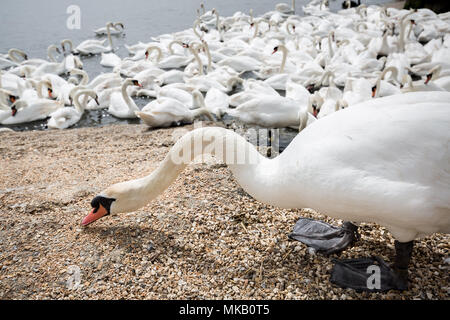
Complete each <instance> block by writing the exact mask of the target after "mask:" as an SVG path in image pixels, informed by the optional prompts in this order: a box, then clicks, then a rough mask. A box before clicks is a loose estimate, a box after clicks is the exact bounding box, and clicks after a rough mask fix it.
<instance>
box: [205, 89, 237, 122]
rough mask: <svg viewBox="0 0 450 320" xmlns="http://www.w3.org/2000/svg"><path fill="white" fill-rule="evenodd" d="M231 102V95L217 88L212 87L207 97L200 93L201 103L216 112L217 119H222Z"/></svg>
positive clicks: (210, 110)
mask: <svg viewBox="0 0 450 320" xmlns="http://www.w3.org/2000/svg"><path fill="white" fill-rule="evenodd" d="M229 104H230V97H229V96H228V95H227V94H226V93H224V92H223V91H220V90H219V89H216V88H211V89H209V90H208V92H207V93H206V96H205V98H204V99H203V96H202V95H200V105H201V106H202V107H205V108H206V109H208V110H209V112H211V113H212V114H214V115H215V116H216V117H217V119H221V118H222V115H223V113H224V112H226V109H228V106H229Z"/></svg>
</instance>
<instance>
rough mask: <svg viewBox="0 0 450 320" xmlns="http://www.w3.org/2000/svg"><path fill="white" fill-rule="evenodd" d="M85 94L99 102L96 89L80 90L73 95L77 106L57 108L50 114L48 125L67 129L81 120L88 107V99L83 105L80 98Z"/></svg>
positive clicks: (52, 127) (53, 127)
mask: <svg viewBox="0 0 450 320" xmlns="http://www.w3.org/2000/svg"><path fill="white" fill-rule="evenodd" d="M83 95H86V96H89V97H91V98H93V99H94V101H96V102H97V103H98V100H97V94H96V93H95V91H92V90H78V91H77V92H76V93H75V95H74V97H73V102H74V106H75V108H72V107H64V108H60V109H58V110H56V111H55V112H53V113H52V114H50V119H49V120H48V122H47V126H48V127H49V128H50V129H67V128H69V127H71V126H73V125H74V124H76V123H77V122H78V121H80V119H81V117H82V116H83V113H84V109H85V107H86V100H85V101H84V102H83V105H82V104H81V103H80V100H79V99H80V97H81V96H83Z"/></svg>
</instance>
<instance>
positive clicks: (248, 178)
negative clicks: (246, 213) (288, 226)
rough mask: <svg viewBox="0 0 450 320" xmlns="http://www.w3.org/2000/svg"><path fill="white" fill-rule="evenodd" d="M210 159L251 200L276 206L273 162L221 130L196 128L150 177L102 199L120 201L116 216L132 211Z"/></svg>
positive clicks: (118, 186) (125, 184) (124, 185)
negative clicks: (222, 166)
mask: <svg viewBox="0 0 450 320" xmlns="http://www.w3.org/2000/svg"><path fill="white" fill-rule="evenodd" d="M208 154H209V155H213V156H214V157H215V158H217V159H218V160H219V161H222V162H224V163H225V164H227V165H228V166H229V168H230V169H231V171H232V173H233V175H234V177H235V179H236V180H237V182H238V183H239V185H240V186H241V187H242V188H243V189H244V190H245V191H246V192H248V193H249V194H250V195H251V196H252V197H254V198H255V199H257V200H260V201H262V202H264V203H268V204H273V205H282V204H281V203H277V199H276V198H277V196H276V192H274V191H273V188H272V187H273V182H274V181H276V177H277V174H278V170H277V169H282V167H281V166H277V165H276V164H277V163H275V162H276V161H275V162H273V161H274V160H276V159H273V160H270V159H267V158H264V157H263V156H262V155H261V154H259V153H258V151H257V150H256V149H255V147H254V146H253V145H252V144H250V143H249V142H247V141H246V140H245V139H244V138H243V137H241V136H239V135H238V134H236V133H234V132H233V131H230V130H226V129H224V128H213V127H209V128H200V129H196V130H194V131H191V132H189V133H187V134H186V135H184V136H183V137H182V138H181V139H179V140H178V141H177V143H176V144H175V145H174V146H173V148H172V149H171V150H170V152H169V154H168V155H167V156H166V158H165V159H164V160H163V162H162V163H161V164H160V166H159V167H158V168H157V169H156V170H155V171H153V172H152V173H151V174H150V175H148V176H146V177H144V178H141V179H136V180H131V181H127V182H123V183H119V184H116V185H113V186H111V187H110V188H108V189H106V190H105V191H104V192H103V193H102V194H103V195H105V196H110V197H116V198H118V195H119V196H121V197H123V200H122V201H120V203H117V204H115V205H116V208H115V209H114V210H115V211H117V212H131V211H135V210H137V209H139V208H141V207H143V206H145V205H146V204H147V203H148V202H150V201H151V200H153V199H155V198H156V197H157V196H158V195H159V194H161V193H162V192H163V191H164V190H165V189H167V188H168V187H169V186H170V185H171V184H172V182H173V181H174V180H175V179H176V178H177V177H178V175H179V174H180V173H181V172H182V171H183V170H184V168H185V167H186V166H187V165H188V164H189V163H190V162H192V161H193V160H194V159H199V157H201V161H202V162H205V160H207V158H205V157H204V155H208Z"/></svg>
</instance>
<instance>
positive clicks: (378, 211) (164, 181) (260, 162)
mask: <svg viewBox="0 0 450 320" xmlns="http://www.w3.org/2000/svg"><path fill="white" fill-rule="evenodd" d="M449 101H450V93H435V92H429V93H408V94H402V95H396V96H390V97H385V98H380V99H375V100H371V101H368V102H364V103H362V104H359V105H355V106H354V107H349V108H347V109H344V110H342V111H340V112H335V113H333V114H331V115H329V116H328V117H325V118H323V119H321V120H319V121H316V122H315V123H313V124H312V125H310V126H308V127H307V128H306V129H305V130H303V131H302V132H301V133H299V134H298V135H297V136H296V138H295V139H294V140H293V141H292V142H291V143H290V144H289V146H288V147H287V148H286V149H285V150H284V152H283V153H282V154H281V155H279V156H278V157H276V158H274V159H267V158H264V157H263V156H262V155H261V154H260V153H259V152H258V151H257V150H256V149H255V147H254V146H253V145H251V144H250V143H249V142H247V141H246V140H245V139H244V138H243V137H241V136H239V135H237V134H236V133H234V132H232V131H229V130H226V129H223V128H201V129H197V130H194V131H191V132H190V133H188V134H186V135H185V136H184V137H182V138H181V139H180V140H179V141H178V142H177V143H176V144H175V145H174V146H173V148H172V149H171V150H170V152H169V154H168V155H167V156H166V158H165V160H164V161H163V162H162V163H161V164H160V166H159V167H158V168H157V169H156V170H155V171H153V172H152V173H151V174H150V175H148V176H146V177H143V178H139V179H136V180H130V181H127V182H122V183H118V184H115V185H113V186H111V187H109V188H107V189H106V190H104V191H103V192H101V193H100V194H99V195H98V196H96V197H95V198H94V199H93V200H92V202H91V205H92V207H93V209H92V211H91V212H90V213H89V214H88V215H87V216H86V217H85V218H84V219H83V220H82V225H84V226H86V225H88V224H90V223H92V222H94V221H96V220H98V219H100V218H101V217H103V216H106V215H109V214H112V215H114V214H118V213H123V212H132V211H135V210H137V209H139V208H141V207H143V206H145V205H146V204H147V203H149V202H150V201H151V200H153V199H155V198H156V197H157V196H158V195H159V194H161V193H162V192H163V191H164V190H165V189H166V188H168V187H169V186H170V184H171V183H172V182H173V181H174V180H175V179H176V178H177V176H178V175H179V174H180V173H181V172H182V171H183V169H184V168H185V167H186V166H187V164H188V163H189V162H190V161H192V160H193V159H194V158H195V157H196V156H198V155H200V154H203V153H212V154H213V155H215V156H216V157H218V158H219V159H220V160H221V161H224V162H225V163H226V164H227V165H228V166H229V168H230V169H231V171H232V173H233V175H234V177H235V179H236V180H237V182H238V183H239V184H240V185H241V187H242V188H243V189H244V190H245V191H246V192H247V193H249V194H250V195H251V196H252V197H254V198H255V199H257V200H258V201H261V202H263V203H266V204H270V205H273V206H276V207H280V208H305V207H307V208H314V209H316V210H319V211H320V212H322V213H324V214H326V215H329V216H331V217H334V218H338V219H345V220H349V221H355V222H372V223H378V224H380V225H382V226H384V227H386V228H387V229H388V230H389V231H390V232H391V234H392V235H393V236H394V238H395V239H396V240H397V241H396V244H395V247H396V251H397V256H396V259H395V262H394V265H393V266H394V270H395V272H397V273H398V275H399V276H400V277H402V278H403V279H404V280H405V281H406V279H407V270H408V265H409V261H410V258H411V254H412V246H413V240H414V239H416V238H420V237H424V236H427V235H430V234H433V233H435V232H443V233H449V232H450V202H449V199H450V174H449V172H450V164H449V162H448V159H449V158H450V153H449V149H448V148H443V147H442V146H443V145H445V144H448V143H449V141H450V132H449V131H448V130H447V129H448V125H449V123H450V112H449V110H450V109H449V108H450V102H449ZM205 147H206V149H205ZM224 148H225V149H224ZM206 150H208V151H206ZM425 155H426V156H425Z"/></svg>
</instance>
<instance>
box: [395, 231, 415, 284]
mask: <svg viewBox="0 0 450 320" xmlns="http://www.w3.org/2000/svg"><path fill="white" fill-rule="evenodd" d="M413 246H414V241H409V242H400V241H397V240H395V261H394V265H393V269H394V271H395V273H397V275H398V276H399V277H400V279H401V280H402V281H404V282H405V284H406V283H408V265H409V262H410V261H411V256H412V251H413Z"/></svg>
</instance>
